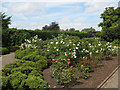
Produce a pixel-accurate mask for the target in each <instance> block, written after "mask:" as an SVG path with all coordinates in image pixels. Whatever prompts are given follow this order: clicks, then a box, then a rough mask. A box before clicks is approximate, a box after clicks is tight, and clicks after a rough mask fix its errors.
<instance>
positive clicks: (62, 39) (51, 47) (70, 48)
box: [47, 34, 80, 59]
mask: <svg viewBox="0 0 120 90" xmlns="http://www.w3.org/2000/svg"><path fill="white" fill-rule="evenodd" d="M79 41H80V39H79V38H78V37H76V36H71V38H70V36H65V35H63V34H62V35H58V37H56V38H54V39H51V40H50V41H49V42H48V48H47V51H48V53H47V57H48V58H51V59H52V58H55V57H57V56H60V55H68V56H69V58H70V59H75V58H78V57H79V46H80V42H79ZM77 52H78V53H77Z"/></svg>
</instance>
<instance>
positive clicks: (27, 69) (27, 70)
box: [11, 66, 36, 75]
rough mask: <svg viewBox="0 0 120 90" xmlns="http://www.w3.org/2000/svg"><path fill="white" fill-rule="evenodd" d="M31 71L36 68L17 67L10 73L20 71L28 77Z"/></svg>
mask: <svg viewBox="0 0 120 90" xmlns="http://www.w3.org/2000/svg"><path fill="white" fill-rule="evenodd" d="M32 70H36V68H34V67H30V66H21V67H18V68H13V69H12V70H11V73H14V72H17V71H20V72H21V73H23V74H26V75H28V74H29V73H30V72H31V71H32Z"/></svg>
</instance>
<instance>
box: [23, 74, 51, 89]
mask: <svg viewBox="0 0 120 90" xmlns="http://www.w3.org/2000/svg"><path fill="white" fill-rule="evenodd" d="M22 86H25V87H29V89H42V88H49V87H48V84H47V82H45V81H44V80H43V79H41V77H39V76H34V75H28V78H27V79H26V80H24V81H23V82H22Z"/></svg>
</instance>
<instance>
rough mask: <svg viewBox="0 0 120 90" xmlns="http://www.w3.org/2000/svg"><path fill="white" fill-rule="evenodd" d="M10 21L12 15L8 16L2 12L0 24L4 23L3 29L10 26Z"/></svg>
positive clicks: (0, 13)
mask: <svg viewBox="0 0 120 90" xmlns="http://www.w3.org/2000/svg"><path fill="white" fill-rule="evenodd" d="M10 21H11V16H9V17H7V15H6V14H5V13H2V12H0V25H2V30H4V29H8V28H9V24H11V22H10Z"/></svg>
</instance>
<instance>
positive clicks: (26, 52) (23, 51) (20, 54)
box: [15, 48, 35, 59]
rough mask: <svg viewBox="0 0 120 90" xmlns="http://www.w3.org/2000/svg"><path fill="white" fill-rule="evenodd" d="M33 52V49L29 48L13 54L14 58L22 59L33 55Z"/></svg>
mask: <svg viewBox="0 0 120 90" xmlns="http://www.w3.org/2000/svg"><path fill="white" fill-rule="evenodd" d="M34 51H35V49H30V48H27V49H25V50H17V51H16V52H15V58H18V59H22V58H23V57H24V56H26V55H29V54H31V53H33V52H34Z"/></svg>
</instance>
